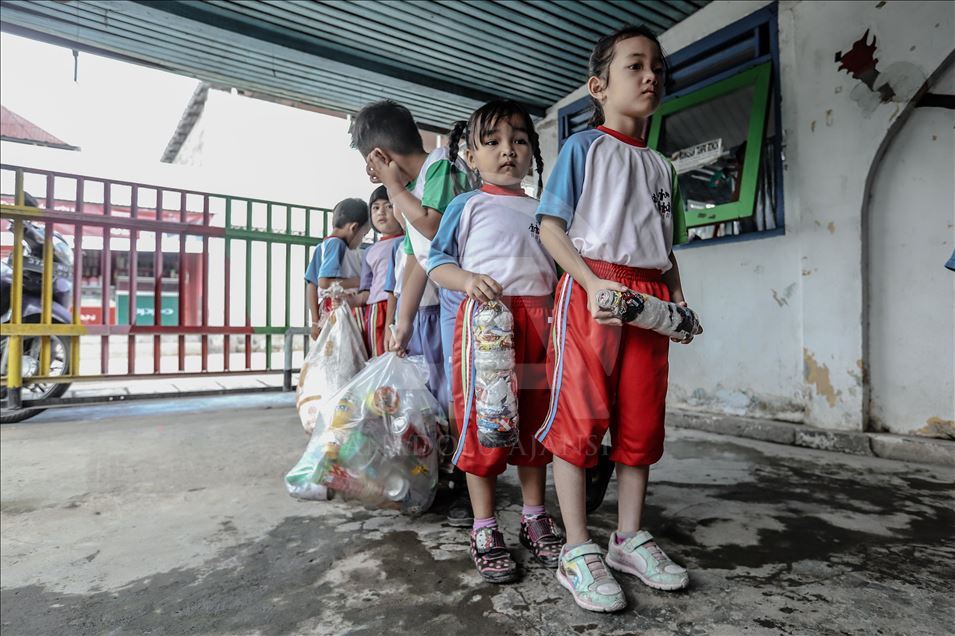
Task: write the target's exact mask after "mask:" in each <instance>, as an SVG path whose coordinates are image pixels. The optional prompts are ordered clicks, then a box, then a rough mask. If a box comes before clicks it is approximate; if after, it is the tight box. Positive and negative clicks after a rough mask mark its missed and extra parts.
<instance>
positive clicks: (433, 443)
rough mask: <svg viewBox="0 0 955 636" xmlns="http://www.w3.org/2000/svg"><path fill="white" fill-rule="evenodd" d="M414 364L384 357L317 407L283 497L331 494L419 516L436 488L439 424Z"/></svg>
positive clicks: (441, 430)
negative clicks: (320, 488) (309, 432)
mask: <svg viewBox="0 0 955 636" xmlns="http://www.w3.org/2000/svg"><path fill="white" fill-rule="evenodd" d="M440 413H441V410H440V408H439V407H438V403H437V402H436V401H435V399H434V397H433V396H432V395H431V393H430V392H429V391H428V387H427V385H426V384H425V382H424V379H423V378H422V377H421V374H420V373H419V371H418V370H417V368H416V365H415V363H414V362H411V361H408V360H406V359H403V358H399V357H398V356H396V355H395V354H393V353H387V354H384V355H382V356H379V357H377V358H375V359H373V360H372V361H371V362H370V363H369V364H368V366H366V367H365V369H364V370H363V371H362V372H361V373H359V374H358V375H357V376H355V377H354V378H353V379H352V381H351V382H349V383H348V384H346V385H345V386H343V387H341V388H340V389H339V390H338V391H337V392H336V393H335V394H334V395H332V396H331V397H330V398H329V399H328V400H326V401H323V402H322V404H321V406H320V408H319V412H318V417H317V419H316V425H315V430H314V431H313V433H312V438H311V440H310V441H309V443H308V447H307V448H306V449H305V453H304V455H302V458H301V459H300V460H299V462H298V464H296V465H295V467H294V468H292V470H291V471H290V472H289V473H288V475H286V477H285V483H286V487H287V489H288V491H289V494H291V495H292V496H295V497H300V498H305V499H315V498H318V497H315V496H311V494H312V493H315V492H320V491H318V490H316V489H315V487H316V486H320V487H323V488H326V489H328V490H329V491H331V492H333V493H334V494H335V496H342V497H344V498H346V499H355V500H358V501H361V502H363V503H366V504H371V505H374V506H379V507H386V508H398V509H400V510H401V511H402V512H405V513H407V514H412V515H414V514H420V513H422V512H424V511H425V510H427V509H428V508H429V507H430V506H431V503H432V501H433V500H434V494H435V491H436V489H437V485H438V461H439V452H440V450H441V446H442V444H441V442H442V440H443V436H444V431H445V430H447V423H446V422H444V421H442V419H441V416H440V415H439V414H440Z"/></svg>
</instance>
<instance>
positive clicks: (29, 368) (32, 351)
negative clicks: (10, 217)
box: [0, 194, 73, 424]
mask: <svg viewBox="0 0 955 636" xmlns="http://www.w3.org/2000/svg"><path fill="white" fill-rule="evenodd" d="M26 204H27V205H28V206H32V207H39V206H38V204H37V202H36V199H34V198H33V197H31V196H30V195H29V194H28V195H26ZM6 230H7V231H9V232H11V233H12V231H13V221H10V223H9V225H8V227H7V228H6ZM52 230H53V227H52V224H48V225H47V229H46V230H43V229H41V228H40V227H38V226H37V225H36V224H34V223H32V222H30V221H28V220H24V221H23V242H22V245H20V246H14V249H21V250H23V302H22V304H21V312H20V322H21V323H39V322H40V320H41V316H42V312H43V291H42V290H43V240H44V236H45V235H44V232H45V231H52ZM12 294H13V253H11V254H10V256H9V257H8V258H7V260H6V261H0V324H8V323H10V322H11V320H12V318H13V306H12ZM72 296H73V248H72V247H70V245H69V244H68V243H67V242H66V240H65V239H64V238H63V236H62V235H61V234H60V233H59V232H54V233H53V308H52V309H53V313H52V315H53V322H54V323H59V324H70V323H72V322H73V315H72V313H71V311H70V305H71V302H72ZM41 341H42V338H40V337H39V336H36V337H24V338H23V353H22V363H21V368H22V373H23V377H27V376H31V375H36V374H38V373H39V370H40V346H41ZM70 344H71V343H70V340H69V338H65V337H60V336H50V372H49V375H50V376H55V375H67V374H68V373H69V366H70ZM8 345H9V337H7V336H3V337H0V371H2V373H3V375H4V376H6V375H7V367H8V357H9V356H8V353H9V347H8ZM69 386H70V385H69V384H68V383H66V384H56V383H49V382H46V383H44V382H36V383H33V384H25V385H24V386H23V389H22V391H21V399H22V400H40V401H42V400H48V399H53V398H57V397H60V396H61V395H63V394H64V393H66V390H67V389H68V388H69ZM0 393H2V395H0V398H2V399H3V400H6V397H7V389H6V388H5V387H4V388H2V389H0ZM42 411H43V409H42V408H29V409H11V408H7V407H6V406H5V407H4V408H3V412H2V414H0V423H4V424H6V423H9V422H19V421H22V420H25V419H27V418H30V417H33V416H34V415H36V414H38V413H40V412H42Z"/></svg>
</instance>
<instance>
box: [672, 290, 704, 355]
mask: <svg viewBox="0 0 955 636" xmlns="http://www.w3.org/2000/svg"><path fill="white" fill-rule="evenodd" d="M679 298H680V299H681V300H674V301H673V302H675V303H676V304H677V305H679V306H680V307H687V308H688V309H689V307H688V306H687V304H686V301H685V300H682V298H683V294H682V293H681V294H680V295H679ZM700 333H703V325H700ZM697 335H699V334H697ZM670 340H672V341H673V342H679V343H680V344H690V343H691V342H693V335H692V334H690V335H689V336H687V337H686V339H685V340H680V339H679V338H670Z"/></svg>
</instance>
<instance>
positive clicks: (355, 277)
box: [305, 199, 370, 338]
mask: <svg viewBox="0 0 955 636" xmlns="http://www.w3.org/2000/svg"><path fill="white" fill-rule="evenodd" d="M332 225H333V227H334V229H333V230H332V233H331V234H329V235H328V236H327V237H325V239H324V240H323V241H322V242H321V244H319V246H318V247H316V248H315V253H314V254H313V255H312V260H311V262H310V263H309V266H308V269H307V270H306V272H305V280H306V281H308V287H307V288H306V298H307V302H308V306H309V310H310V311H311V314H312V329H311V331H312V338H318V329H319V325H320V324H321V318H322V317H323V316H324V315H325V314H326V313H327V312H328V311H330V310H331V309H332V301H331V298H325V299H323V300H322V301H321V302H320V301H319V292H318V289H319V288H320V289H328V288H329V287H330V286H331V285H332V283H334V282H337V283H338V284H339V285H341V286H342V287H343V288H344V289H356V288H357V287H358V285H359V282H360V278H359V277H360V276H361V255H360V254H359V253H358V246H359V245H361V241H362V239H364V238H365V235H366V234H368V230H369V228H370V226H369V224H368V205H367V204H366V203H365V202H364V201H362V200H361V199H345V200H343V201H339V202H338V204H337V205H336V206H335V208H334V209H333V210H332ZM350 302H352V303H354V302H356V301H354V300H353V301H350Z"/></svg>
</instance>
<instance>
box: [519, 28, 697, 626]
mask: <svg viewBox="0 0 955 636" xmlns="http://www.w3.org/2000/svg"><path fill="white" fill-rule="evenodd" d="M664 79H665V62H664V59H663V54H662V50H661V47H660V44H659V42H658V41H657V39H656V37H655V36H654V35H653V34H652V33H651V32H650V31H649V30H647V29H645V28H643V27H626V28H624V29H621V30H620V31H617V32H616V33H614V34H612V35H609V36H606V37H603V38H601V39H600V40H599V41H598V42H597V44H596V46H595V47H594V50H593V53H592V55H591V57H590V78H589V80H588V82H587V87H588V89H589V91H590V95H591V97H592V99H593V102H594V118H593V120H592V123H594V124H598V127H597V128H596V129H595V130H587V131H584V132H579V133H576V134H574V135H572V136H571V137H570V138H569V139H568V140H567V142H566V143H565V144H564V147H563V148H562V149H561V151H560V154H559V156H558V158H557V162H556V164H555V166H554V171H553V173H552V174H551V176H550V177H549V179H548V182H547V187H546V188H545V189H544V194H543V196H542V197H541V202H540V206H539V207H538V210H537V218H538V220H539V221H540V224H541V241H542V242H543V244H544V247H545V248H546V249H547V251H548V252H549V253H550V254H551V255H552V256H553V257H554V259H555V260H556V261H557V263H558V264H559V265H560V266H561V267H562V268H563V269H564V271H566V274H565V275H564V277H563V278H562V279H561V281H560V283H559V284H558V288H557V297H556V299H555V301H554V306H555V311H554V323H553V335H552V337H551V343H550V345H549V348H548V356H547V363H548V373H550V374H551V388H552V392H553V393H552V397H551V406H550V411H549V413H548V414H547V417H546V419H545V421H544V423H543V425H542V426H541V428H540V430H539V431H538V432H537V439H538V440H539V441H541V443H543V445H544V446H545V447H546V448H547V449H548V450H550V451H551V452H552V453H553V454H554V481H555V483H556V486H557V496H558V499H559V502H560V509H561V516H562V518H563V521H564V526H565V528H566V531H567V544H566V545H565V546H564V548H563V550H562V552H561V557H560V563H559V565H558V568H557V578H558V580H559V581H560V583H561V585H563V586H564V587H565V588H567V589H568V590H569V591H570V592H571V593H572V594H573V597H574V601H576V602H577V604H578V605H580V606H581V607H583V608H585V609H588V610H593V611H598V612H611V611H615V610H619V609H622V608H624V607H625V606H626V599H625V598H624V595H623V591H622V590H621V588H620V586H619V585H618V583H617V582H616V580H615V579H614V578H613V576H612V575H611V574H610V572H609V571H608V570H607V569H606V567H605V563H604V559H603V555H602V552H601V550H600V548H599V547H597V545H595V544H594V543H593V541H591V540H590V535H589V534H588V531H587V513H586V510H585V503H584V501H585V469H586V468H588V467H590V466H593V465H594V464H595V463H596V460H597V449H599V447H600V443H601V440H602V439H603V437H604V434H605V432H606V431H607V429H608V427H609V430H610V435H611V440H612V451H611V459H612V460H613V461H615V462H616V466H617V483H618V488H619V493H618V494H619V502H618V520H617V530H616V532H614V533H613V534H612V535H611V537H610V545H609V548H608V554H607V561H606V564H607V565H609V566H610V567H612V568H613V569H615V570H618V571H621V572H627V573H629V574H634V575H636V576H637V577H639V578H640V580H641V581H643V582H644V583H646V584H647V585H649V586H650V587H653V588H656V589H662V590H676V589H680V588H683V587H685V586H686V585H687V584H688V581H689V578H688V576H687V572H686V570H685V569H684V568H682V567H680V566H679V565H677V564H675V563H674V562H673V561H671V560H670V558H669V557H667V555H666V554H664V552H663V550H661V549H660V547H659V546H658V545H657V544H656V542H655V541H654V540H653V537H652V536H651V535H650V533H649V532H647V531H646V530H645V529H643V527H642V525H641V522H642V513H643V505H644V499H645V495H646V488H647V477H648V475H649V468H650V464H653V463H655V462H657V461H658V460H659V459H660V456H661V455H662V454H663V437H664V407H665V399H666V390H667V369H668V362H667V355H668V347H669V341H668V340H667V338H666V337H665V336H661V335H659V334H656V333H654V332H651V331H647V330H643V329H638V328H636V327H632V326H621V323H620V321H619V320H615V319H613V317H612V314H611V313H610V312H608V311H605V310H600V309H599V307H598V305H597V294H598V293H599V292H600V290H603V289H609V290H617V291H623V290H624V289H626V288H630V289H634V290H636V291H640V292H644V293H647V294H652V295H654V296H656V297H658V298H661V299H663V300H672V301H673V302H677V303H681V304H685V303H684V298H683V289H682V286H681V283H680V273H679V269H678V268H677V263H676V258H675V257H674V255H673V253H672V251H671V248H672V245H673V244H674V243H681V242H685V241H686V227H685V222H684V218H683V201H682V196H681V194H680V190H679V187H678V182H677V175H676V171H675V170H674V169H673V166H672V165H671V164H670V163H669V161H667V160H666V159H665V158H664V157H663V156H662V155H660V154H659V153H657V152H655V151H653V150H650V149H648V148H647V147H646V144H645V143H644V141H643V136H644V134H645V132H646V129H647V123H648V121H649V118H650V116H651V115H652V114H653V112H654V111H655V110H656V108H657V107H658V106H659V105H660V100H661V99H662V97H663V83H664Z"/></svg>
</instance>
